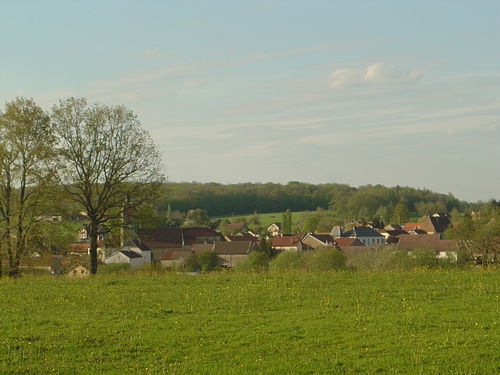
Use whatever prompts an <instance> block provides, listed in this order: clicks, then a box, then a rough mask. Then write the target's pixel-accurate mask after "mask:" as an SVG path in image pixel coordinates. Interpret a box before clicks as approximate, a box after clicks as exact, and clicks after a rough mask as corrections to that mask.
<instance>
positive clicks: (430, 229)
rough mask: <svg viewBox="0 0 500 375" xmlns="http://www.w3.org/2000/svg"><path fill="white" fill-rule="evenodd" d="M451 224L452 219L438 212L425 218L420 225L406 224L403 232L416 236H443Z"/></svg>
mask: <svg viewBox="0 0 500 375" xmlns="http://www.w3.org/2000/svg"><path fill="white" fill-rule="evenodd" d="M450 224H451V222H450V218H449V216H448V214H447V213H445V212H438V213H435V214H432V215H428V216H425V217H424V218H422V219H421V221H420V222H418V223H405V224H404V225H403V230H405V231H407V232H413V233H414V234H426V233H427V234H436V233H439V234H442V233H444V231H445V230H446V229H447V228H448V226H449V225H450Z"/></svg>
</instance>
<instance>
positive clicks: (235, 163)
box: [0, 0, 500, 201]
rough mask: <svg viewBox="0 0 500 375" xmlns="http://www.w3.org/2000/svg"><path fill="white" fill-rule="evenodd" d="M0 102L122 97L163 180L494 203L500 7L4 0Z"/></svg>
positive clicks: (498, 164) (499, 162)
mask: <svg viewBox="0 0 500 375" xmlns="http://www.w3.org/2000/svg"><path fill="white" fill-rule="evenodd" d="M0 45H1V54H0V56H1V58H0V83H1V84H0V101H1V102H2V103H4V102H5V101H8V100H11V99H13V98H15V97H16V96H19V95H20V96H27V97H33V98H34V99H35V100H36V101H37V102H38V103H39V104H40V105H41V106H42V107H44V108H46V109H47V110H49V109H50V108H51V107H52V105H53V104H54V103H56V102H57V101H58V100H59V99H62V98H66V97H68V96H85V97H87V98H88V99H89V100H90V101H98V102H103V103H106V104H125V105H126V106H128V107H130V108H131V109H133V110H134V111H135V112H136V113H137V114H138V116H139V118H140V119H141V121H142V123H143V125H144V126H145V127H146V128H147V129H148V130H149V131H150V133H151V134H152V136H153V137H154V139H155V140H156V142H157V143H158V145H159V146H160V148H161V150H162V151H163V153H164V155H165V164H166V173H167V175H168V178H169V180H170V181H203V182H205V181H216V182H222V183H232V182H247V181H249V182H258V181H260V182H267V181H273V182H287V181H290V180H299V181H305V182H313V183H325V182H340V183H349V184H351V185H353V186H357V185H363V184H384V185H389V186H394V185H396V184H399V185H409V186H414V187H421V188H423V187H425V188H429V189H432V190H436V191H439V192H444V193H447V192H451V193H452V194H454V195H456V196H457V197H459V198H461V199H466V200H472V201H475V200H480V199H481V200H487V199H490V198H497V199H498V198H500V196H499V193H498V192H499V191H500V147H499V146H498V144H499V141H500V47H499V46H500V2H498V1H474V2H471V1H432V2H431V1H419V2H409V1H344V2H337V1H235V0H233V1H147V2H138V1H133V2H132V1H105V0H104V1H68V0H66V1H45V2H41V1H19V2H13V1H12V2H1V3H0Z"/></svg>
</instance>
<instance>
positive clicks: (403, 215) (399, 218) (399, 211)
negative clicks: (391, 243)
mask: <svg viewBox="0 0 500 375" xmlns="http://www.w3.org/2000/svg"><path fill="white" fill-rule="evenodd" d="M407 221H408V208H406V206H405V205H404V204H403V203H401V202H400V203H398V204H397V205H395V206H394V208H393V210H392V222H393V223H394V224H401V223H406V222H407Z"/></svg>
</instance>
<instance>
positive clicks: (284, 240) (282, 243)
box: [271, 236, 300, 247]
mask: <svg viewBox="0 0 500 375" xmlns="http://www.w3.org/2000/svg"><path fill="white" fill-rule="evenodd" d="M299 242H300V240H299V238H298V237H297V236H275V237H271V245H272V246H273V247H292V246H297V244H298V243H299Z"/></svg>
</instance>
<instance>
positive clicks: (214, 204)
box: [160, 182, 468, 217]
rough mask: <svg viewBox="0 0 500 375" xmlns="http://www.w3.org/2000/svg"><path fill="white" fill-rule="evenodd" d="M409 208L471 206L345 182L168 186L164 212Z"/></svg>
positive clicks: (369, 212) (353, 213)
mask: <svg viewBox="0 0 500 375" xmlns="http://www.w3.org/2000/svg"><path fill="white" fill-rule="evenodd" d="M398 203H402V204H404V205H405V206H406V207H407V208H408V210H410V211H414V212H417V213H422V214H425V213H427V212H436V211H451V210H452V209H453V208H457V209H461V210H463V209H464V208H466V206H468V203H466V202H461V201H459V200H458V199H457V198H455V197H454V196H453V195H452V194H440V193H435V192H432V191H430V190H426V189H415V188H411V187H400V186H396V187H385V186H382V185H366V186H360V187H358V188H354V187H351V186H349V185H344V184H333V183H332V184H319V185H314V184H308V183H301V182H289V183H287V184H275V183H265V184H262V183H242V184H232V185H223V184H218V183H167V184H165V195H164V197H163V199H162V202H161V205H160V206H161V208H163V209H166V208H167V206H168V205H170V208H171V210H179V211H183V212H185V211H187V210H189V209H194V208H201V209H204V210H206V211H208V214H209V215H210V216H212V217H213V216H225V215H231V214H235V215H238V214H248V213H253V212H259V213H266V212H279V211H284V210H286V209H290V210H292V211H303V210H315V209H316V208H318V207H321V208H324V209H328V208H330V209H333V210H335V211H336V212H337V213H338V214H339V215H342V216H350V217H357V216H362V217H370V216H374V215H378V216H385V212H386V211H391V210H392V208H393V207H394V206H395V205H396V204H398Z"/></svg>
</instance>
